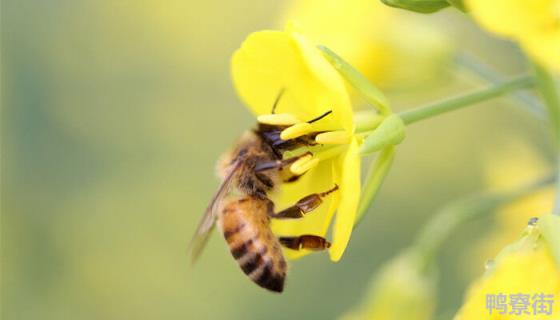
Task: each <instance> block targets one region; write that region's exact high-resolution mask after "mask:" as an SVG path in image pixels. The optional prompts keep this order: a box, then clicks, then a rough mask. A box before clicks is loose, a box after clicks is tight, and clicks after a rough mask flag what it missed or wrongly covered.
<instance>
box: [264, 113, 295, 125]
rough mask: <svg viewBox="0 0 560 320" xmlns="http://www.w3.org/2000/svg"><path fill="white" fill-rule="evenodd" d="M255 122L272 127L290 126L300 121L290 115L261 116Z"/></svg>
mask: <svg viewBox="0 0 560 320" xmlns="http://www.w3.org/2000/svg"><path fill="white" fill-rule="evenodd" d="M257 121H258V122H259V123H262V124H268V125H273V126H291V125H294V124H296V123H300V122H301V121H300V120H299V119H298V118H296V117H295V116H294V115H293V114H290V113H279V114H263V115H260V116H258V117H257Z"/></svg>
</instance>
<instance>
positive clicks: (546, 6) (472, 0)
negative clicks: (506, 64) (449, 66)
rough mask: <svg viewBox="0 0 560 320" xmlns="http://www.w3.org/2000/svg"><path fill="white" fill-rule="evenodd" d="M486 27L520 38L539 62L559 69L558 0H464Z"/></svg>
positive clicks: (515, 38) (559, 6)
mask: <svg viewBox="0 0 560 320" xmlns="http://www.w3.org/2000/svg"><path fill="white" fill-rule="evenodd" d="M465 5H466V6H467V7H468V9H470V12H471V13H472V15H473V16H474V18H475V19H476V20H477V21H478V22H479V23H480V24H481V25H482V26H483V27H484V28H486V29H487V30H489V31H491V32H493V33H496V34H498V35H500V36H503V37H507V38H510V39H513V40H515V41H518V42H519V43H520V45H521V46H522V47H523V48H524V49H525V51H527V53H528V54H529V55H530V56H532V57H533V58H534V59H535V60H536V61H538V62H539V63H540V64H542V65H544V66H547V67H549V68H551V69H555V70H556V71H560V14H559V12H560V1H559V0H494V1H487V0H465Z"/></svg>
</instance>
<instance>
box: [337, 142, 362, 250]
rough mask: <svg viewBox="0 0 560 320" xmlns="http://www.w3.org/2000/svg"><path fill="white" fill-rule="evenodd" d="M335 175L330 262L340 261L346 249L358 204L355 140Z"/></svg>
mask: <svg viewBox="0 0 560 320" xmlns="http://www.w3.org/2000/svg"><path fill="white" fill-rule="evenodd" d="M336 173H337V175H339V177H338V179H337V180H340V184H339V187H340V203H339V206H338V210H337V213H336V221H335V223H334V227H333V243H332V246H331V248H330V250H329V254H330V257H331V260H332V261H338V260H340V258H341V257H342V254H343V253H344V250H345V249H346V245H347V244H348V241H349V240H350V235H351V233H352V228H353V226H354V220H355V218H356V212H357V210H358V204H359V202H360V154H359V143H358V140H357V139H356V138H354V139H353V140H352V142H351V143H350V145H349V147H348V150H347V152H345V153H344V154H343V155H341V157H340V159H339V166H338V168H337V170H336Z"/></svg>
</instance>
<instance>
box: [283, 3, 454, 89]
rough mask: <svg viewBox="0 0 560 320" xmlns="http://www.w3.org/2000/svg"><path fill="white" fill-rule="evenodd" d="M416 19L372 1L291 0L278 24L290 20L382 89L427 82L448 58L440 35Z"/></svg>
mask: <svg viewBox="0 0 560 320" xmlns="http://www.w3.org/2000/svg"><path fill="white" fill-rule="evenodd" d="M420 19H421V18H420V17H415V16H413V15H411V14H407V13H406V12H399V11H398V10H394V9H392V8H389V7H387V6H385V5H383V4H382V3H381V1H378V0H377V1H376V0H374V1H372V0H294V1H291V2H289V5H288V6H287V8H286V11H285V12H284V14H283V15H282V17H281V18H280V19H279V24H280V25H281V26H283V25H284V24H285V23H286V22H287V21H294V22H295V23H297V24H298V27H299V28H300V29H301V31H302V32H304V33H305V34H306V35H307V36H308V37H309V38H310V39H312V40H313V41H314V42H316V43H318V44H321V45H325V46H327V47H329V48H331V49H332V50H334V51H335V52H337V53H338V54H339V55H340V56H342V57H343V58H344V59H345V60H347V61H348V62H349V63H350V64H351V65H353V66H354V67H355V68H356V69H358V70H359V71H360V72H361V73H363V74H364V75H365V76H366V77H367V78H368V79H369V80H371V81H372V82H373V83H375V84H376V85H378V86H381V87H388V86H403V85H412V84H414V85H417V84H421V83H424V82H426V81H427V80H432V79H433V78H434V77H435V75H437V74H441V73H440V72H436V70H437V69H438V68H439V69H441V65H442V63H441V61H442V60H445V58H446V57H449V56H450V55H449V54H450V52H451V50H450V45H449V41H448V40H447V39H446V38H445V35H444V33H443V32H441V31H439V30H437V29H436V28H434V27H432V26H430V25H429V24H427V23H425V22H422V21H419V20H420ZM419 68H420V69H419Z"/></svg>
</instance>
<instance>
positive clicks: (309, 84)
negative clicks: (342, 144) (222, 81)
mask: <svg viewBox="0 0 560 320" xmlns="http://www.w3.org/2000/svg"><path fill="white" fill-rule="evenodd" d="M232 77H233V82H234V85H235V88H236V89H237V92H238V94H239V96H240V97H241V98H242V100H243V101H244V102H245V103H246V105H247V106H248V107H249V108H250V109H251V111H252V112H253V113H254V114H256V115H263V114H269V113H271V110H272V105H273V103H274V101H275V100H276V98H277V97H278V95H279V94H280V92H282V91H283V92H284V93H283V94H282V96H281V98H280V100H279V102H278V105H277V107H276V111H277V112H278V113H291V114H293V115H294V116H296V117H297V118H299V119H302V120H303V121H308V120H311V119H314V118H316V117H318V116H320V115H322V114H324V113H325V112H327V111H329V110H332V114H331V115H329V116H327V117H325V118H324V119H321V120H320V121H318V122H316V123H314V126H317V130H319V131H324V130H340V129H344V130H348V131H351V130H353V121H352V108H351V105H350V99H349V96H348V93H347V91H346V88H345V85H344V81H343V79H342V78H341V76H340V75H339V74H338V73H337V72H336V70H335V69H334V68H333V67H332V66H331V65H330V64H329V63H328V61H327V60H326V59H325V58H324V57H323V55H322V54H321V52H320V51H319V49H317V48H316V47H315V46H314V45H312V44H311V43H309V42H308V41H307V40H306V39H305V38H304V37H303V36H302V35H300V34H297V33H295V32H280V31H260V32H255V33H253V34H251V35H250V36H249V37H248V38H247V39H246V40H245V42H244V43H243V45H242V46H241V48H240V49H239V50H237V51H236V52H235V54H234V55H233V59H232Z"/></svg>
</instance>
